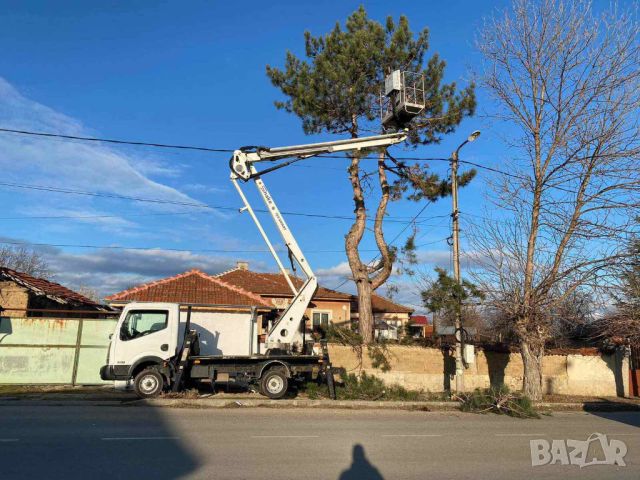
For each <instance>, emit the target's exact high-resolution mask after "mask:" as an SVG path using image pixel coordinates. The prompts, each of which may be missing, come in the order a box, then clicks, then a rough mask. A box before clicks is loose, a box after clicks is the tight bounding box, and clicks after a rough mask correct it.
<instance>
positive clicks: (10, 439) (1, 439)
mask: <svg viewBox="0 0 640 480" xmlns="http://www.w3.org/2000/svg"><path fill="white" fill-rule="evenodd" d="M17 441H18V439H17V438H0V442H17Z"/></svg>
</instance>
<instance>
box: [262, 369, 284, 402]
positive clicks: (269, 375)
mask: <svg viewBox="0 0 640 480" xmlns="http://www.w3.org/2000/svg"><path fill="white" fill-rule="evenodd" d="M288 388H289V381H288V379H287V376H286V375H285V373H284V372H283V371H282V370H280V369H271V370H267V372H266V373H265V374H264V375H263V376H262V378H261V379H260V393H262V394H263V395H265V396H267V397H269V398H272V399H274V400H277V399H279V398H282V397H284V396H285V395H286V394H287V389H288Z"/></svg>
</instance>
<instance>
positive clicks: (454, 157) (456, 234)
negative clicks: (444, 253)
mask: <svg viewBox="0 0 640 480" xmlns="http://www.w3.org/2000/svg"><path fill="white" fill-rule="evenodd" d="M479 136H480V131H479V130H476V131H474V132H473V133H472V134H471V135H469V137H468V138H467V139H466V140H465V141H464V142H462V143H461V144H460V146H459V147H458V148H456V149H455V151H454V152H453V153H452V154H451V199H452V201H453V212H452V214H451V217H452V219H453V278H454V280H455V281H456V284H457V285H458V291H459V292H460V291H461V290H462V285H461V279H460V211H459V210H458V155H459V153H460V149H461V148H462V147H464V146H465V145H466V144H467V143H469V142H473V141H474V140H475V139H476V138H478V137H479ZM456 303H457V305H456V308H455V323H454V326H455V334H456V392H458V393H459V392H462V391H464V364H463V362H462V298H460V296H458V298H457V302H456Z"/></svg>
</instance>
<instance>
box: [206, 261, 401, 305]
mask: <svg viewBox="0 0 640 480" xmlns="http://www.w3.org/2000/svg"><path fill="white" fill-rule="evenodd" d="M216 277H217V278H220V279H222V280H224V281H225V282H228V283H232V284H233V285H237V286H238V287H240V288H243V289H245V290H250V291H251V292H253V293H255V294H257V295H262V296H272V297H293V294H292V293H291V289H290V288H289V285H288V284H287V281H286V280H285V278H284V275H283V274H282V273H261V272H253V271H251V270H247V269H244V268H234V269H233V270H228V271H226V272H223V273H220V274H218V275H216ZM290 278H291V280H292V282H293V284H294V285H295V286H296V287H300V286H301V285H302V283H303V280H302V279H301V278H298V277H295V276H290ZM313 300H335V301H346V302H350V303H351V304H352V308H354V307H355V310H357V308H358V307H357V305H358V299H357V297H356V296H355V295H349V294H347V293H342V292H337V291H335V290H331V289H328V288H324V287H318V291H317V292H316V294H315V295H314V297H313ZM371 303H372V305H373V311H374V312H375V313H413V309H412V308H408V307H405V306H403V305H398V304H397V303H394V302H392V301H391V300H389V299H387V298H384V297H381V296H380V295H375V294H374V295H373V296H372V297H371Z"/></svg>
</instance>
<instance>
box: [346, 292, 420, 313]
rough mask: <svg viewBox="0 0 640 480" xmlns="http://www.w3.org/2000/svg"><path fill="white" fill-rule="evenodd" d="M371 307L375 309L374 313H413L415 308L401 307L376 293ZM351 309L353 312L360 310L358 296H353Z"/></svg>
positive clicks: (372, 298)
mask: <svg viewBox="0 0 640 480" xmlns="http://www.w3.org/2000/svg"><path fill="white" fill-rule="evenodd" d="M371 307H372V308H373V313H408V314H411V313H413V308H409V307H405V306H404V305H399V304H397V303H395V302H392V301H391V300H389V299H388V298H385V297H381V296H380V295H376V294H375V293H374V294H372V295H371ZM351 308H352V309H353V310H357V309H358V297H357V296H356V295H351Z"/></svg>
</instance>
